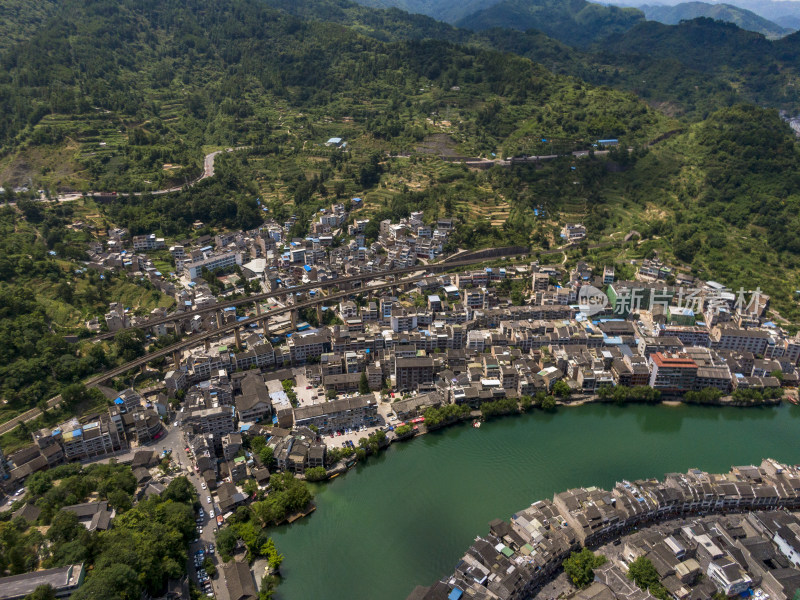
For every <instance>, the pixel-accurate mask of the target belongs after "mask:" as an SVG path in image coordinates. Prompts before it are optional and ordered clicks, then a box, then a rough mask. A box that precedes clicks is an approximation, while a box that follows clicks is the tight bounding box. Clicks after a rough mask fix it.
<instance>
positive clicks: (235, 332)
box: [233, 327, 242, 350]
mask: <svg viewBox="0 0 800 600" xmlns="http://www.w3.org/2000/svg"><path fill="white" fill-rule="evenodd" d="M240 329H241V328H240V327H237V328H236V329H234V330H233V335H234V336H235V337H236V347H237V348H238V349H239V350H241V349H242V334H241V332H240Z"/></svg>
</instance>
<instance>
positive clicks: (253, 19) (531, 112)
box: [0, 0, 656, 189]
mask: <svg viewBox="0 0 800 600" xmlns="http://www.w3.org/2000/svg"><path fill="white" fill-rule="evenodd" d="M429 25H430V23H429ZM432 27H433V26H432ZM433 29H435V27H433ZM409 37H410V36H409ZM0 72H1V74H0V112H1V113H2V114H1V115H0V145H1V146H2V148H3V149H5V151H6V152H8V151H9V150H11V151H13V150H14V149H18V148H22V147H23V146H24V145H25V144H30V143H34V144H39V145H41V144H50V145H58V144H62V143H66V142H68V141H69V140H75V139H76V138H78V137H80V138H82V139H89V140H90V141H92V140H93V142H92V143H95V142H99V141H100V140H101V139H103V140H105V141H106V145H105V146H104V147H103V148H104V150H103V151H104V152H106V151H110V150H112V149H114V151H115V153H114V154H113V155H111V156H108V155H106V157H105V158H104V159H103V157H102V156H100V155H97V154H93V153H91V152H89V151H88V148H87V149H86V151H84V152H83V153H82V155H81V159H82V160H83V161H84V164H85V165H86V166H87V167H88V169H89V173H90V175H93V176H94V179H95V181H97V182H98V185H99V186H101V187H106V188H108V187H111V186H114V187H123V188H127V189H131V187H133V186H134V185H135V184H136V174H137V172H138V173H147V172H148V170H149V173H151V174H152V177H147V178H148V179H150V180H151V181H153V183H152V185H153V186H156V185H158V184H159V183H160V182H157V181H156V178H158V177H159V175H160V176H162V177H163V173H161V171H162V170H161V168H160V167H161V164H162V163H170V164H177V165H182V166H184V168H185V172H186V173H187V175H188V173H190V172H192V171H194V172H196V170H197V168H198V165H199V161H200V159H201V153H200V146H202V145H204V144H206V145H207V144H232V143H235V144H238V145H246V144H256V145H258V144H266V143H268V142H269V141H270V139H271V135H272V125H271V123H272V122H274V121H276V120H278V119H279V118H280V116H279V114H277V113H276V108H278V107H280V106H286V107H293V108H294V109H298V110H299V109H302V110H323V111H325V112H326V113H327V114H328V115H330V116H332V117H333V118H336V119H341V118H342V117H344V116H348V117H354V118H355V119H356V121H357V122H361V123H364V122H366V121H370V120H372V119H373V118H376V117H377V118H379V119H381V120H384V119H389V120H396V119H398V115H397V114H396V113H391V114H386V113H384V112H383V111H382V110H381V108H380V106H379V105H381V104H382V103H383V102H390V103H392V104H394V105H397V106H404V107H405V108H404V118H403V120H402V121H400V122H399V130H400V131H404V130H405V131H411V130H412V129H413V127H414V126H415V120H419V119H423V121H424V117H425V116H426V115H428V114H429V113H430V112H431V110H435V109H436V108H437V107H438V106H444V105H445V104H448V103H449V104H450V105H451V106H453V104H454V103H455V104H457V105H458V110H459V113H462V115H463V118H464V119H465V121H469V122H470V123H472V125H471V127H473V128H475V129H474V131H475V133H476V134H478V135H477V136H476V135H472V136H471V138H472V139H473V140H482V141H481V142H480V144H481V145H482V147H483V148H494V147H497V145H498V144H502V143H503V139H504V138H506V137H507V136H509V135H510V134H511V133H512V132H513V131H514V130H515V129H517V128H520V127H524V126H525V124H526V121H527V120H528V119H531V118H534V119H536V120H537V122H538V123H540V125H541V126H542V127H543V128H545V130H552V131H554V132H555V134H559V132H561V133H564V132H563V126H562V125H559V124H558V122H557V121H556V119H554V117H551V116H547V115H546V114H545V111H544V108H543V107H544V106H546V105H547V104H548V103H550V102H552V103H554V105H556V106H558V105H560V103H561V97H562V96H563V95H564V94H565V93H566V91H567V90H571V89H572V88H574V87H575V86H576V85H578V87H581V86H580V85H579V84H577V83H574V82H571V81H569V80H567V79H564V78H560V77H557V76H554V75H553V74H552V73H550V72H549V71H547V70H546V69H544V68H542V67H540V66H538V65H535V64H532V63H530V62H529V61H527V60H524V59H520V58H514V57H512V56H508V55H502V54H500V53H497V52H492V51H486V50H479V49H475V48H468V47H456V46H453V45H451V44H448V43H444V42H440V41H433V40H429V41H403V42H395V43H390V44H386V43H382V42H379V41H377V40H375V39H373V38H369V37H364V36H362V35H358V34H357V33H355V32H354V31H353V30H352V29H346V28H344V27H342V26H339V25H336V24H332V23H327V22H308V21H303V20H300V19H297V18H295V17H293V16H290V15H288V14H286V13H285V12H283V11H278V10H276V9H273V8H271V7H269V6H268V5H267V4H266V3H264V2H262V1H260V0H239V1H231V2H219V3H212V4H208V3H203V2H200V1H197V0H189V1H188V2H179V1H178V0H170V1H167V2H159V1H156V0H145V1H134V0H122V1H119V2H118V1H113V0H91V1H89V2H83V1H79V0H64V2H63V3H62V5H61V10H60V12H59V14H58V15H57V17H56V18H53V19H51V20H50V21H49V22H48V23H47V24H46V25H45V26H43V27H42V28H40V29H39V30H38V31H37V33H36V34H35V35H34V36H33V37H32V38H31V39H30V40H29V41H28V42H24V43H21V44H19V45H17V46H14V47H13V48H11V49H10V50H9V51H7V52H6V53H4V54H3V55H2V57H0ZM451 88H458V91H457V92H455V91H452V90H451ZM604 93H611V92H604ZM356 98H358V100H356ZM585 102H586V103H587V105H586V108H587V109H589V110H590V111H591V112H592V113H595V112H596V113H597V114H598V116H599V117H600V119H599V121H598V122H602V121H604V120H606V119H607V118H608V120H609V122H613V123H615V126H616V127H620V128H621V129H622V130H621V131H620V132H618V134H619V135H622V134H623V133H629V132H630V133H633V132H634V131H637V130H638V131H639V132H640V133H638V134H635V135H644V131H645V128H643V127H642V126H641V125H640V124H634V121H635V120H636V118H634V119H631V118H628V117H626V116H625V115H626V114H629V115H631V114H633V115H636V114H638V112H639V111H638V110H637V109H634V110H632V111H629V110H628V109H629V108H630V107H629V104H630V103H631V102H633V99H632V98H626V99H622V98H621V97H620V99H619V101H618V102H614V103H596V104H594V99H593V98H592V97H591V96H589V95H587V96H585ZM590 102H591V103H593V104H592V105H591V106H589V104H588V103H590ZM485 106H492V107H494V108H492V110H491V114H490V115H489V114H487V115H486V116H483V117H482V116H481V115H482V114H483V113H482V111H485V108H484V107H485ZM626 111H628V112H627V113H626ZM557 112H558V111H557ZM56 115H61V116H69V117H70V119H69V120H68V121H64V119H63V118H62V117H56ZM512 115H513V117H512ZM77 117H80V119H78V118H77ZM648 119H651V122H655V120H656V117H655V115H650V116H648ZM78 120H80V121H81V124H80V125H78ZM145 123H146V124H145ZM501 123H502V124H501ZM465 127H466V123H465ZM570 127H571V128H573V129H574V130H573V131H571V132H570V134H571V135H576V136H578V137H584V138H589V137H592V136H599V135H605V134H606V133H607V132H606V131H605V128H604V127H599V128H598V127H595V126H593V125H591V122H590V121H587V122H583V123H578V124H575V125H570ZM394 129H395V128H394V127H393V128H392V130H394ZM120 134H121V135H120ZM112 141H113V144H112V143H111V142H112ZM95 149H97V147H96V146H95ZM173 176H174V175H173ZM112 189H113V188H112Z"/></svg>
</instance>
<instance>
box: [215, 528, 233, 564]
mask: <svg viewBox="0 0 800 600" xmlns="http://www.w3.org/2000/svg"><path fill="white" fill-rule="evenodd" d="M216 539H217V550H219V555H220V556H221V557H222V560H224V561H225V562H227V561H229V560H230V559H231V557H232V556H233V551H234V549H235V548H236V542H237V541H238V538H237V536H236V533H235V532H234V531H233V529H232V528H231V527H225V528H224V529H220V530H219V531H217V535H216Z"/></svg>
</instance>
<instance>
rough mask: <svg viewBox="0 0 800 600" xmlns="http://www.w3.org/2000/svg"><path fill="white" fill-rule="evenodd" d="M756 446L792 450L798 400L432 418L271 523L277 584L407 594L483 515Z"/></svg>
mask: <svg viewBox="0 0 800 600" xmlns="http://www.w3.org/2000/svg"><path fill="white" fill-rule="evenodd" d="M762 457H772V458H776V459H779V460H782V461H785V462H790V463H797V462H800V407H797V406H792V405H788V404H783V405H781V406H779V407H771V408H720V407H701V406H643V405H636V406H626V407H617V406H610V405H599V404H594V405H586V406H580V407H572V408H559V409H558V411H557V412H555V413H552V414H549V413H542V412H538V411H537V412H533V413H530V414H528V415H524V416H520V417H506V418H503V419H499V420H495V421H491V422H489V423H484V424H483V427H481V428H480V429H473V428H471V427H469V426H468V425H464V426H457V427H455V428H450V429H445V430H443V431H438V432H434V433H432V434H428V435H425V436H422V437H420V438H417V439H414V440H411V441H410V442H406V443H400V444H393V445H392V447H391V448H390V449H389V450H388V451H387V452H385V453H383V454H382V455H381V456H379V457H378V458H372V459H370V460H368V461H367V464H365V465H363V466H359V467H356V468H355V469H353V470H351V471H350V472H349V473H347V474H346V475H343V476H340V477H338V478H337V479H335V480H333V481H331V482H329V483H327V484H322V485H319V486H316V487H315V490H314V491H315V495H316V504H317V511H316V512H315V513H314V514H313V515H311V516H310V517H309V518H306V519H303V520H301V521H298V522H296V523H295V524H293V525H291V526H284V527H281V528H278V529H276V530H274V531H273V532H272V533H273V538H274V540H275V543H276V545H277V547H278V550H279V551H280V552H281V553H282V554H284V555H285V556H286V559H285V561H284V563H283V566H282V567H281V571H282V573H283V575H284V582H283V583H282V584H281V586H280V588H279V593H278V598H279V599H280V600H374V599H381V600H404V599H405V598H406V596H407V595H408V594H409V593H410V592H411V590H412V589H413V588H414V586H416V585H418V584H419V585H430V584H431V583H433V582H434V581H435V580H436V579H438V578H440V577H442V576H443V575H445V574H449V573H450V572H452V570H453V567H454V566H455V564H456V562H457V561H458V560H459V558H460V557H461V555H462V554H463V552H464V551H465V550H466V549H467V547H468V546H469V545H470V543H471V542H472V540H473V539H474V538H475V537H476V536H477V535H483V534H485V533H486V532H487V531H488V523H489V521H491V520H492V519H495V518H502V519H508V518H509V517H510V516H511V515H512V514H513V513H514V512H516V511H517V510H520V509H523V508H525V507H526V506H528V505H529V504H531V503H532V502H534V501H536V500H539V499H542V498H552V496H553V494H554V493H555V492H559V491H562V490H565V489H568V488H571V487H578V486H590V485H597V486H604V487H606V489H608V487H609V486H612V485H613V483H614V482H615V481H618V480H620V479H636V478H643V477H659V478H660V477H661V476H662V475H663V474H664V473H665V472H670V471H686V470H687V469H689V468H691V467H699V468H701V469H705V470H707V471H710V472H724V471H727V470H728V469H729V468H730V467H731V466H732V465H734V464H747V463H753V462H756V461H759V460H760V459H761V458H762ZM257 577H259V578H260V574H257Z"/></svg>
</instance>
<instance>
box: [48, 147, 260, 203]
mask: <svg viewBox="0 0 800 600" xmlns="http://www.w3.org/2000/svg"><path fill="white" fill-rule="evenodd" d="M248 148H250V146H237V147H236V148H226V149H225V150H216V151H214V152H212V153H210V154H206V155H205V157H204V158H203V173H202V174H201V175H200V177H198V178H197V179H193V180H192V181H190V182H188V183H187V184H185V185H179V186H176V187H171V188H165V189H163V190H154V191H152V192H87V193H85V194H83V193H81V192H69V193H66V194H59V195H58V196H56V198H55V199H56V201H58V202H70V201H73V200H79V199H80V198H83V197H84V196H99V197H103V198H109V197H114V196H145V195H153V196H161V195H164V194H172V193H174V192H180V191H181V190H182V189H185V188H188V187H192V186H193V185H195V184H197V183H199V182H200V181H203V179H208V178H209V177H213V176H214V161H215V160H216V158H217V156H219V155H220V154H222V153H223V152H235V151H237V150H247V149H248ZM42 200H46V198H42Z"/></svg>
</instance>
